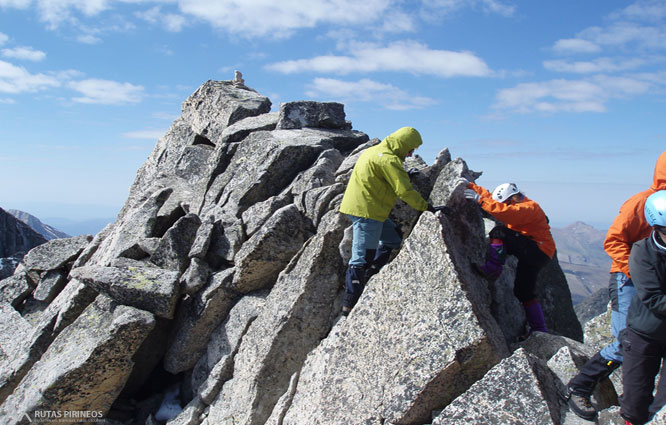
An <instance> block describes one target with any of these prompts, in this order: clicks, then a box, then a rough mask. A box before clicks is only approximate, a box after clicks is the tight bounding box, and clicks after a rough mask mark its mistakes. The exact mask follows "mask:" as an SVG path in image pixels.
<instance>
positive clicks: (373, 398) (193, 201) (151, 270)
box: [0, 80, 612, 425]
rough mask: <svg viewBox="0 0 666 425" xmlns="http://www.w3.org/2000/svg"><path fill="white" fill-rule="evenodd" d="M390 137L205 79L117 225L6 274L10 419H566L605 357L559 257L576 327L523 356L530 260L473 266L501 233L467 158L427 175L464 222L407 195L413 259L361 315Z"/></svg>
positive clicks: (374, 293) (548, 297)
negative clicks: (347, 205)
mask: <svg viewBox="0 0 666 425" xmlns="http://www.w3.org/2000/svg"><path fill="white" fill-rule="evenodd" d="M376 143H379V140H378V139H370V138H369V137H368V136H367V135H366V134H364V133H362V132H360V131H357V130H354V129H353V127H352V124H351V123H350V122H349V121H348V120H347V119H346V116H345V113H344V106H343V105H341V104H339V103H319V102H311V101H301V102H288V103H283V104H281V105H280V107H279V111H276V112H271V102H270V100H269V99H268V98H266V97H264V96H262V95H260V94H259V93H257V92H255V91H254V90H252V89H251V88H249V87H247V86H246V85H245V83H244V82H242V81H240V80H239V81H236V82H234V81H208V82H206V83H204V84H203V85H202V86H201V87H200V88H199V89H198V90H196V91H195V92H194V93H193V94H192V95H191V96H190V97H189V98H188V99H187V100H185V102H183V106H182V115H181V116H180V117H179V118H177V119H176V120H175V121H174V123H173V125H172V126H171V128H170V129H169V130H168V131H167V132H166V134H165V135H164V136H163V137H162V138H161V139H160V140H159V141H158V142H157V144H156V146H155V149H154V151H153V152H152V153H151V155H150V156H149V157H148V159H147V160H146V162H145V163H144V164H143V165H142V166H141V168H140V169H139V170H138V172H137V175H136V178H135V181H134V183H133V184H132V186H131V188H130V193H129V196H128V199H127V201H126V202H125V205H124V206H123V208H122V210H121V212H120V214H119V215H118V217H117V220H116V221H115V222H114V223H112V224H110V225H109V226H107V227H106V228H105V229H104V230H102V231H101V232H100V233H98V234H97V235H96V236H95V238H94V239H92V238H90V237H87V238H83V239H80V238H79V239H77V238H69V239H61V240H60V241H68V242H58V244H57V245H56V244H52V245H50V246H48V247H47V246H46V245H44V248H41V247H40V248H36V249H35V250H33V251H34V252H33V251H31V252H29V253H28V255H26V257H25V259H24V262H23V264H21V265H19V267H18V268H17V270H16V272H15V273H14V274H13V275H12V276H10V277H8V278H7V279H4V280H2V281H0V287H1V288H2V292H1V294H2V298H1V299H0V312H1V314H0V330H2V332H0V403H1V404H0V412H2V413H1V414H0V424H17V423H21V424H23V423H28V422H29V420H28V419H32V416H31V415H33V414H34V412H35V411H36V410H40V411H49V410H54V411H65V410H67V411H82V410H86V411H87V410H89V411H95V412H102V414H103V416H104V418H105V421H107V423H109V424H114V425H117V424H127V425H130V424H131V425H135V424H136V425H138V424H153V423H156V422H155V421H156V419H155V414H156V412H157V411H158V409H159V405H160V402H161V399H162V398H163V397H164V398H165V399H168V400H169V403H171V404H170V409H169V410H170V411H173V408H174V405H173V404H174V401H173V398H174V394H178V395H179V396H178V397H179V398H178V399H177V400H176V402H175V403H176V405H178V404H180V408H182V411H181V412H180V413H179V414H177V415H176V416H174V417H172V419H169V420H168V422H167V423H168V424H170V425H175V424H179V425H199V424H201V425H213V424H214V425H231V424H236V425H238V424H244V425H259V424H275V425H278V424H282V425H284V424H293V425H300V424H302V425H311V424H315V423H317V424H331V425H334V424H335V425H339V424H343V423H344V424H368V425H370V424H396V425H397V424H400V425H411V424H424V423H431V422H432V421H433V418H435V419H434V420H435V421H436V422H433V423H473V422H469V421H474V420H476V419H475V418H478V417H481V416H483V415H485V414H486V413H488V412H493V414H495V415H498V417H499V416H501V417H508V416H507V415H509V416H511V417H522V418H524V420H525V421H527V422H525V423H528V422H530V421H533V420H537V421H542V422H539V423H544V424H546V423H552V424H560V423H564V422H563V421H564V418H565V417H566V414H563V413H562V412H565V411H566V404H565V403H564V402H560V401H558V399H557V397H555V394H556V391H557V390H558V388H559V386H561V385H562V380H563V379H565V378H566V377H565V375H563V372H562V371H566V370H571V369H575V366H576V364H575V362H574V361H581V359H583V360H584V358H585V356H589V355H590V352H589V350H588V351H585V350H584V349H581V348H580V347H581V346H582V347H584V345H583V344H581V342H580V341H582V340H583V333H582V329H581V327H580V324H579V323H578V320H577V319H576V316H575V314H574V312H573V307H572V305H571V298H570V294H569V292H568V288H567V284H566V279H565V277H564V274H563V273H562V272H561V270H560V268H559V265H558V263H557V262H556V261H554V262H553V263H552V264H551V265H550V266H549V267H548V268H547V269H546V271H544V273H542V276H541V277H540V282H539V285H538V296H539V297H540V298H541V299H543V300H544V303H543V306H544V310H545V314H546V317H547V318H548V319H549V322H548V327H549V329H552V330H553V332H554V334H553V335H546V334H541V335H538V333H536V334H535V335H533V336H532V337H530V339H528V342H529V341H530V340H534V339H536V338H539V341H538V342H536V343H534V344H531V345H530V344H527V345H524V346H522V347H520V348H518V347H516V346H515V345H513V343H514V341H515V340H516V337H517V336H518V335H520V334H522V332H523V330H524V326H525V318H524V315H523V313H522V309H521V308H520V305H519V304H518V302H517V300H515V298H514V297H513V295H512V288H511V285H512V274H513V272H514V270H513V268H512V263H511V261H509V265H508V266H507V267H506V271H505V276H503V277H502V278H501V279H500V280H498V281H497V282H495V283H494V284H492V285H489V284H488V283H487V282H486V281H485V280H483V279H481V278H480V277H479V276H478V275H476V274H475V273H474V272H473V271H472V269H471V266H470V265H471V263H472V262H479V261H480V260H481V259H482V257H483V255H484V253H485V246H486V239H485V238H486V234H485V227H486V226H485V223H484V217H483V216H482V215H481V211H480V210H479V209H478V208H476V207H475V206H474V205H472V204H470V203H469V202H467V201H466V200H465V198H464V196H463V190H464V187H462V186H461V185H460V184H459V183H458V182H459V181H460V177H465V178H467V179H468V180H475V179H476V178H478V176H479V175H480V173H478V172H474V171H472V170H469V168H468V167H467V164H466V163H465V161H464V160H463V159H461V158H456V159H452V158H451V154H450V152H449V151H448V149H444V150H442V152H441V153H440V154H439V155H438V156H437V158H436V159H435V162H434V163H433V164H432V165H428V164H427V163H425V161H423V160H422V159H421V158H419V157H414V158H409V159H408V161H406V164H405V168H406V169H411V168H416V169H418V170H420V171H419V173H418V174H416V175H415V176H413V178H412V179H413V183H414V186H415V187H416V188H417V190H419V191H420V192H421V193H422V195H423V196H424V197H426V198H427V199H428V200H429V201H430V202H431V203H432V204H433V205H446V206H448V207H449V209H450V212H451V214H449V215H444V214H442V213H438V214H436V215H435V214H432V213H429V212H423V213H421V212H417V211H414V210H412V209H411V208H409V207H408V206H406V205H405V204H404V203H402V202H401V201H398V202H397V203H396V207H395V208H394V211H393V213H392V216H391V217H392V219H393V220H394V221H395V222H396V223H398V225H399V227H400V230H401V231H402V233H403V235H404V244H403V247H402V248H401V249H400V250H399V251H398V252H397V253H396V255H395V256H394V258H393V259H392V260H391V261H390V262H389V263H388V264H387V265H386V266H385V267H384V268H383V269H382V270H381V271H380V272H379V273H378V274H376V275H375V276H373V277H372V279H371V280H370V281H369V282H368V285H367V287H366V289H365V291H364V293H363V295H362V296H361V298H360V300H359V302H358V304H357V306H356V307H355V308H354V310H353V311H352V312H351V314H350V315H349V316H348V317H346V318H342V317H340V314H339V311H340V305H341V300H342V295H343V280H344V273H345V267H346V264H347V261H348V258H349V248H350V243H351V239H350V225H351V222H350V221H349V220H348V218H347V217H346V216H344V215H342V214H340V213H339V212H338V209H339V205H340V202H341V199H342V195H343V193H344V190H345V186H346V184H347V181H348V180H349V176H350V174H351V170H352V169H353V166H354V163H355V161H356V159H357V158H358V156H359V155H360V154H361V153H362V152H363V150H364V149H366V148H367V147H369V146H372V145H374V144H376ZM42 253H44V254H45V255H44V254H42ZM556 334H557V335H556ZM545 346H553V348H552V349H549V350H547V352H544V351H545V350H544V348H543V347H545ZM558 352H559V353H560V354H559V355H557V356H556V354H557V353H558ZM567 353H573V354H571V355H565V354H567ZM551 358H555V359H553V360H551ZM517 381H520V382H521V386H519V387H516V382H517ZM490 386H492V388H493V390H492V391H490V390H488V388H489V387H490ZM528 387H529V388H535V389H538V391H536V390H535V391H528V389H529V388H528ZM479 389H481V390H479ZM516 397H518V401H519V403H518V404H516V403H514V402H515V401H516ZM608 400H612V397H611V398H609V399H608ZM609 403H610V402H606V405H605V406H602V408H603V407H608V405H609ZM498 406H500V407H501V406H503V408H502V409H504V410H502V409H500V408H499V407H498ZM473 407H474V408H473ZM475 409H476V410H475ZM176 413H177V410H176ZM160 417H162V416H160ZM456 418H464V422H460V421H458V419H456ZM479 423H480V422H479Z"/></svg>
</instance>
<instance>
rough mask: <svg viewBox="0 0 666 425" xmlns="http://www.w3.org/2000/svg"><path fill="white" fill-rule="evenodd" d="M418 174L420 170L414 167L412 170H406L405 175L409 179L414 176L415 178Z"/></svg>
mask: <svg viewBox="0 0 666 425" xmlns="http://www.w3.org/2000/svg"><path fill="white" fill-rule="evenodd" d="M420 172H421V170H419V169H418V168H416V167H412V168H410V169H409V170H407V175H408V176H409V177H414V176H416V175H417V174H419V173H420Z"/></svg>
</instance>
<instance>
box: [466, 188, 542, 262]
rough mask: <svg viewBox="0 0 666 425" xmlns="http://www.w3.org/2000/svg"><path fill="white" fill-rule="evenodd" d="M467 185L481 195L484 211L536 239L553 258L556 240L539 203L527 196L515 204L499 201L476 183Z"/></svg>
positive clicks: (480, 203)
mask: <svg viewBox="0 0 666 425" xmlns="http://www.w3.org/2000/svg"><path fill="white" fill-rule="evenodd" d="M467 187H468V188H470V189H472V190H474V191H475V192H476V193H478V194H479V195H480V196H481V198H480V199H479V205H480V206H481V208H482V209H483V210H484V211H486V212H487V213H488V214H490V215H492V216H493V217H495V218H496V219H498V220H500V221H501V222H503V223H504V224H506V226H507V227H508V228H509V229H511V230H514V231H516V232H518V233H520V234H522V235H525V236H527V237H529V238H531V239H532V240H534V241H535V242H536V243H537V245H538V246H539V248H540V249H541V250H542V251H543V252H544V253H545V254H546V255H548V256H549V257H550V258H553V256H554V255H555V241H554V240H553V236H552V235H551V233H550V226H549V225H548V218H547V217H546V214H545V213H544V212H543V210H542V209H541V207H540V206H539V204H538V203H536V202H534V201H532V200H531V199H529V198H527V197H524V198H523V201H522V202H518V203H515V204H514V203H510V204H507V203H504V202H497V201H496V200H494V199H493V197H492V195H491V194H490V192H488V191H487V190H486V189H484V188H483V187H481V186H479V185H477V184H474V183H469V184H468V185H467Z"/></svg>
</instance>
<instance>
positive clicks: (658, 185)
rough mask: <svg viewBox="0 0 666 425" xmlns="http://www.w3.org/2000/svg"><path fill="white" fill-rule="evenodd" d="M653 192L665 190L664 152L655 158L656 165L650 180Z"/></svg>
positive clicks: (665, 153) (665, 169)
mask: <svg viewBox="0 0 666 425" xmlns="http://www.w3.org/2000/svg"><path fill="white" fill-rule="evenodd" d="M650 188H651V189H653V190H666V152H662V153H661V155H659V158H657V165H655V167H654V178H653V179H652V186H651V187H650Z"/></svg>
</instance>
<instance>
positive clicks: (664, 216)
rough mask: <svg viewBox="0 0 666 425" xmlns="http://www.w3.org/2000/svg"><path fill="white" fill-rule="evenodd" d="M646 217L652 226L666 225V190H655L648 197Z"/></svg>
mask: <svg viewBox="0 0 666 425" xmlns="http://www.w3.org/2000/svg"><path fill="white" fill-rule="evenodd" d="M645 219H646V220H647V222H648V224H649V225H650V226H652V227H654V226H659V227H666V190H660V191H658V192H655V193H653V194H652V195H650V196H649V197H648V198H647V200H646V201H645Z"/></svg>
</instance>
